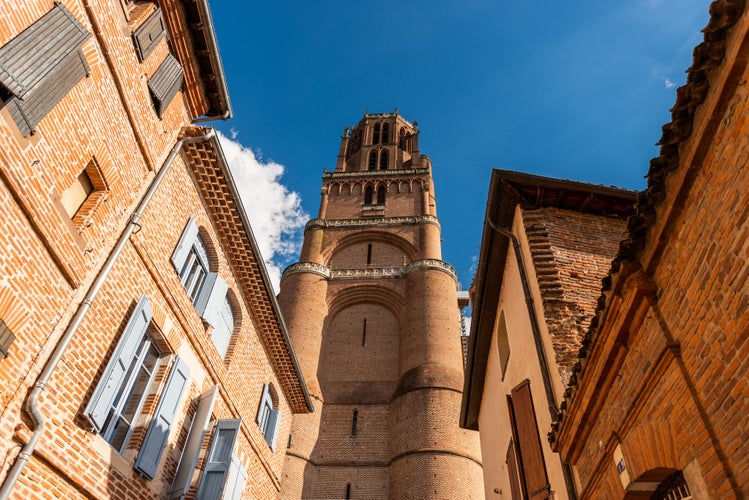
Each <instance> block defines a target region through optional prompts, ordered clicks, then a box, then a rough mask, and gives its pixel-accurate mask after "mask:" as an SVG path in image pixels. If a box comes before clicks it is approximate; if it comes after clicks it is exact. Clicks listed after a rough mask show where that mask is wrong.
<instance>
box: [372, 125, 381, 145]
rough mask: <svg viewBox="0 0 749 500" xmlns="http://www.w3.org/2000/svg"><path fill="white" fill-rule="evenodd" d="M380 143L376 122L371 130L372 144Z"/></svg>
mask: <svg viewBox="0 0 749 500" xmlns="http://www.w3.org/2000/svg"><path fill="white" fill-rule="evenodd" d="M379 143H380V124H379V123H376V124H375V126H374V130H373V131H372V144H379Z"/></svg>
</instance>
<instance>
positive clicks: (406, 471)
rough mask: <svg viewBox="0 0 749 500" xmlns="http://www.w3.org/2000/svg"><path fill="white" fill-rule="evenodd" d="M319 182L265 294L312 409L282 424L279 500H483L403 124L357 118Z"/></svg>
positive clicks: (448, 287)
mask: <svg viewBox="0 0 749 500" xmlns="http://www.w3.org/2000/svg"><path fill="white" fill-rule="evenodd" d="M322 184H323V185H322V195H321V198H322V200H321V203H320V210H319V214H318V217H317V218H316V219H313V220H311V221H309V223H308V224H307V227H306V230H305V235H304V244H303V247H302V252H301V257H300V261H299V262H298V263H296V264H293V265H292V266H290V267H289V268H287V269H286V270H285V271H284V274H283V277H282V281H281V293H280V295H279V302H280V305H281V309H282V312H283V315H284V317H285V321H286V324H287V326H288V329H289V332H290V335H291V338H292V342H293V344H294V347H295V349H296V353H297V355H298V358H299V363H300V365H301V367H302V371H303V373H304V376H305V379H306V380H307V384H308V386H309V391H310V394H311V396H312V398H313V400H314V404H315V411H314V412H313V413H311V414H307V415H296V416H295V417H294V420H293V423H292V432H291V438H290V439H289V443H288V449H287V454H286V461H285V464H284V472H283V477H282V478H281V497H282V498H418V499H423V498H461V499H467V498H481V497H483V482H482V470H481V454H480V451H479V442H478V435H477V434H476V433H475V432H473V431H466V430H462V429H460V428H459V425H458V421H459V418H458V417H459V413H460V403H461V394H462V389H463V353H462V347H461V339H460V324H459V314H458V299H457V296H456V289H457V276H456V274H455V270H454V269H453V268H452V267H451V266H450V265H449V264H448V263H446V262H444V261H443V260H442V254H441V247H440V224H439V220H438V219H437V213H436V205H435V198H434V183H433V179H432V165H431V161H430V160H429V158H428V157H427V156H425V155H422V154H421V153H420V152H419V129H418V126H417V124H416V122H414V123H410V122H408V121H407V120H405V119H404V118H403V117H402V116H400V115H399V114H398V112H397V111H396V112H394V113H384V114H369V113H366V114H365V115H364V117H363V118H362V120H361V121H360V122H359V123H358V124H357V125H356V126H354V127H353V128H352V129H350V130H349V128H348V127H346V129H345V131H344V134H343V136H342V138H341V147H340V151H339V154H338V160H337V163H336V168H335V170H334V171H332V172H325V173H324V174H323V179H322Z"/></svg>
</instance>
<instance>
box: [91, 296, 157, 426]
mask: <svg viewBox="0 0 749 500" xmlns="http://www.w3.org/2000/svg"><path fill="white" fill-rule="evenodd" d="M151 317H152V313H151V306H150V304H149V303H148V298H147V297H146V296H145V294H144V295H141V297H140V300H139V301H138V304H137V305H136V306H135V309H134V310H133V314H132V315H131V316H130V320H129V321H128V322H127V325H126V326H125V330H124V331H123V332H122V337H121V338H120V341H119V342H118V343H117V347H116V348H115V350H114V353H113V354H112V358H111V359H110V360H109V363H107V367H106V369H105V370H104V374H103V375H102V377H101V379H100V380H99V384H98V385H97V386H96V389H95V390H94V393H93V395H92V396H91V400H90V401H89V402H88V405H87V406H86V410H85V412H84V414H85V415H86V417H88V419H89V421H90V422H91V424H92V425H93V426H94V429H96V430H97V431H98V432H101V430H102V428H103V427H104V423H105V421H106V418H107V415H108V413H109V410H110V409H111V407H112V403H114V399H115V397H116V396H117V392H118V390H119V388H120V386H121V385H122V383H123V381H124V380H125V376H126V375H127V370H128V368H129V367H130V363H131V362H132V360H133V357H134V356H135V350H136V349H137V348H138V345H139V343H140V339H141V338H142V337H143V334H144V333H145V332H146V328H148V323H150V322H151Z"/></svg>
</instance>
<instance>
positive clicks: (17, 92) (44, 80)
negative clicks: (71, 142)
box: [0, 3, 91, 137]
mask: <svg viewBox="0 0 749 500" xmlns="http://www.w3.org/2000/svg"><path fill="white" fill-rule="evenodd" d="M89 36H91V33H89V32H88V31H87V30H86V28H84V27H83V25H82V24H81V23H79V22H78V20H77V19H76V18H75V16H73V14H71V13H70V11H69V10H68V9H67V8H65V6H64V5H62V4H59V3H58V4H55V6H54V7H53V8H52V10H50V11H49V12H47V13H46V14H45V15H44V16H42V17H41V18H40V19H39V20H38V21H37V22H35V23H34V24H32V25H31V26H30V27H28V28H27V29H26V30H24V31H23V32H22V33H21V34H19V35H18V36H17V37H15V38H14V39H13V40H11V41H10V42H8V43H7V44H5V45H4V46H3V47H2V48H0V97H1V98H2V100H3V102H4V103H5V106H6V107H7V108H8V111H9V112H10V115H11V117H12V118H13V121H14V122H15V123H16V125H17V126H18V129H19V130H20V131H21V134H22V135H23V136H24V137H26V136H28V135H29V134H32V133H33V132H34V130H35V128H36V126H37V125H38V124H39V122H41V121H42V119H43V118H44V117H45V116H46V115H47V114H48V113H49V112H50V111H51V110H52V109H53V108H54V107H55V106H56V105H57V103H59V102H60V101H61V100H62V99H63V98H64V97H65V96H66V95H67V94H68V92H69V91H70V90H71V89H72V88H73V87H75V85H76V84H77V83H78V82H79V81H80V80H82V79H83V77H85V76H87V75H88V74H89V73H90V70H89V67H88V64H87V63H86V59H85V57H84V56H83V52H82V51H81V46H82V45H83V42H84V41H85V40H86V39H87V38H88V37H89Z"/></svg>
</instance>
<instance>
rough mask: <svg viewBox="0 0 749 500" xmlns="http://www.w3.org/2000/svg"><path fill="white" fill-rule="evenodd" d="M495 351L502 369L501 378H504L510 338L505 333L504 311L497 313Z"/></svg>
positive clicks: (508, 358)
mask: <svg viewBox="0 0 749 500" xmlns="http://www.w3.org/2000/svg"><path fill="white" fill-rule="evenodd" d="M497 351H498V353H499V365H500V369H501V370H502V380H504V378H505V372H506V371H507V363H508V361H510V339H509V337H508V335H507V323H506V322H505V313H504V311H502V313H501V314H500V315H499V324H498V325H497Z"/></svg>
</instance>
